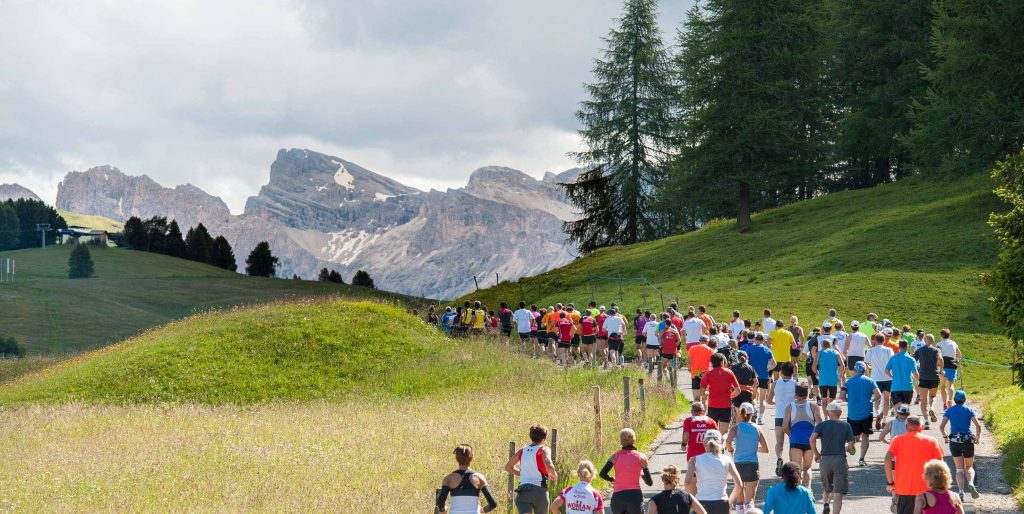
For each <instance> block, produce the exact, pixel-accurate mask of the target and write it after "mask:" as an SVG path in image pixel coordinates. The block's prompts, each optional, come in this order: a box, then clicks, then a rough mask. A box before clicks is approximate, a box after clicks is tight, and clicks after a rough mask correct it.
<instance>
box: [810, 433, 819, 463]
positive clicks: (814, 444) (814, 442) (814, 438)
mask: <svg viewBox="0 0 1024 514" xmlns="http://www.w3.org/2000/svg"><path fill="white" fill-rule="evenodd" d="M809 444H810V445H811V455H814V462H821V454H820V453H818V433H817V432H811V439H810V441H809Z"/></svg>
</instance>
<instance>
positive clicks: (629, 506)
mask: <svg viewBox="0 0 1024 514" xmlns="http://www.w3.org/2000/svg"><path fill="white" fill-rule="evenodd" d="M619 442H620V443H622V449H621V450H619V451H617V452H615V453H614V454H612V456H611V457H609V458H608V462H606V463H605V465H604V467H603V468H602V469H601V474H600V476H601V478H603V479H605V480H607V481H609V482H611V483H612V484H613V486H612V491H613V493H612V502H611V503H612V514H641V513H642V512H643V510H642V509H643V503H644V494H643V491H642V490H641V489H640V478H643V480H644V483H645V484H647V485H654V480H653V479H651V472H650V470H648V469H647V457H646V456H645V455H644V454H642V453H640V452H638V451H637V450H636V446H634V445H635V444H636V432H634V431H633V429H631V428H623V429H622V431H620V432H619ZM612 468H615V476H611V475H609V474H608V472H609V471H611V470H612Z"/></svg>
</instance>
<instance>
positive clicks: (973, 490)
mask: <svg viewBox="0 0 1024 514" xmlns="http://www.w3.org/2000/svg"><path fill="white" fill-rule="evenodd" d="M967 490H968V491H970V492H971V498H974V499H975V500H977V499H978V497H979V496H981V493H979V492H978V488H977V487H974V484H967ZM963 496H964V495H963V493H960V498H961V499H963Z"/></svg>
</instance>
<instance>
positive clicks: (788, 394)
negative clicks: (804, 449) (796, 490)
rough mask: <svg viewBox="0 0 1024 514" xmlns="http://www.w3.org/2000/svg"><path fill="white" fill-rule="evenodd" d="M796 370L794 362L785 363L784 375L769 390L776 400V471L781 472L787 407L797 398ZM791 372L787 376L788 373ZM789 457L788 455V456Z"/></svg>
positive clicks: (770, 397) (770, 395)
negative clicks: (783, 423)
mask: <svg viewBox="0 0 1024 514" xmlns="http://www.w3.org/2000/svg"><path fill="white" fill-rule="evenodd" d="M793 370H794V367H793V363H791V362H786V363H783V368H782V375H781V376H780V377H779V379H778V380H776V381H775V382H773V383H772V390H771V391H770V392H769V395H768V399H769V400H770V401H771V400H774V402H775V470H776V471H775V472H776V474H779V473H781V472H782V464H783V460H784V459H783V453H782V451H783V448H785V445H786V429H785V427H783V426H782V422H783V420H785V418H786V407H789V405H790V404H792V403H793V399H794V398H796V383H797V380H796V378H795V377H793V376H792V372H793ZM787 372H788V373H790V376H789V377H787V376H786V373H787ZM787 458H788V457H787Z"/></svg>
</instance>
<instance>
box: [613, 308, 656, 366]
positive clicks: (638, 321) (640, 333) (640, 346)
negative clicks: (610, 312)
mask: <svg viewBox="0 0 1024 514" xmlns="http://www.w3.org/2000/svg"><path fill="white" fill-rule="evenodd" d="M612 308H613V309H614V307H612ZM650 316H651V311H646V312H644V311H641V310H640V309H637V310H636V318H634V319H633V327H635V328H634V330H635V331H636V334H635V335H636V337H635V338H634V340H633V343H634V344H635V346H636V355H637V357H638V358H639V357H640V356H641V355H643V354H644V351H643V350H644V343H646V342H647V336H645V335H644V327H645V326H647V318H649V317H650Z"/></svg>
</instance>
